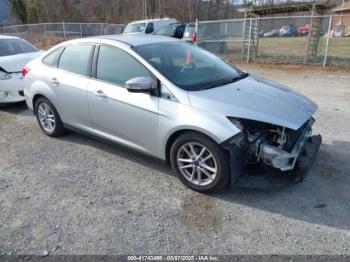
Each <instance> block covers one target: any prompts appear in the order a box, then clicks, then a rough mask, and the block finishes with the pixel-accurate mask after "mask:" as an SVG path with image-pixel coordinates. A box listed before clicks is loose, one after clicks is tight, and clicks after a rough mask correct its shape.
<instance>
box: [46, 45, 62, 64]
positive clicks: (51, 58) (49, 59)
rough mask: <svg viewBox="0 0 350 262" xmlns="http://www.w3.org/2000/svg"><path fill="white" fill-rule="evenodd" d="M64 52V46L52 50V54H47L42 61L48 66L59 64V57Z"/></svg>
mask: <svg viewBox="0 0 350 262" xmlns="http://www.w3.org/2000/svg"><path fill="white" fill-rule="evenodd" d="M61 52H62V47H60V48H57V49H56V50H54V51H52V52H51V53H50V54H48V55H47V56H45V57H44V58H43V60H42V62H43V63H44V64H45V65H48V66H54V67H56V66H57V61H58V57H59V55H60V54H61Z"/></svg>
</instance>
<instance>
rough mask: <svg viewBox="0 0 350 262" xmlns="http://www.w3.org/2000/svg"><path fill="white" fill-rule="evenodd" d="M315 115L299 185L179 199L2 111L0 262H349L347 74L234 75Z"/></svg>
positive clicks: (260, 68)
mask: <svg viewBox="0 0 350 262" xmlns="http://www.w3.org/2000/svg"><path fill="white" fill-rule="evenodd" d="M240 67H241V68H243V69H245V70H247V71H249V72H252V73H256V74H258V75H262V76H266V77H269V78H272V79H275V80H277V81H280V82H282V83H285V84H287V85H289V86H291V87H293V88H295V89H297V90H299V91H300V92H302V93H304V94H306V95H307V96H309V97H311V98H312V99H313V100H314V101H316V102H317V103H318V105H319V107H320V108H319V110H318V112H317V114H316V117H317V122H316V124H315V133H321V134H322V135H323V139H324V140H323V141H324V143H323V145H322V146H321V149H320V152H319V156H318V158H317V161H316V163H315V165H314V167H313V169H312V170H311V172H310V174H309V176H308V177H307V179H306V180H305V181H304V182H303V183H301V184H297V185H294V186H291V187H287V188H282V189H275V190H253V189H239V188H229V189H227V190H225V191H223V192H220V193H218V194H215V195H211V196H206V195H201V194H198V193H196V192H193V191H191V190H189V189H188V188H185V187H184V186H183V185H182V184H181V183H180V182H179V181H178V180H177V179H176V178H175V177H174V176H173V174H172V172H171V170H170V168H169V167H168V166H166V165H165V164H164V163H162V162H159V161H157V160H154V159H151V158H148V157H145V156H143V155H140V154H138V153H135V152H131V151H129V150H127V149H125V148H123V147H120V146H117V145H110V144H108V143H106V142H100V141H97V140H93V139H90V138H87V137H85V136H82V135H79V134H76V133H73V132H70V133H68V134H67V135H66V136H64V137H62V138H59V139H53V138H49V137H47V136H45V135H44V134H43V133H41V132H40V130H39V127H38V125H37V123H36V120H35V118H34V117H33V115H32V113H31V112H30V111H29V110H28V109H27V108H26V107H25V105H24V104H17V105H13V106H7V107H4V108H0V210H1V213H0V232H1V233H0V254H37V255H40V254H44V255H46V254H191V253H195V254H204V253H205V254H350V245H349V242H350V219H349V218H350V194H349V188H350V167H349V160H350V70H346V69H341V70H340V69H327V70H326V69H323V68H320V67H300V66H266V65H249V66H248V65H245V64H242V65H240Z"/></svg>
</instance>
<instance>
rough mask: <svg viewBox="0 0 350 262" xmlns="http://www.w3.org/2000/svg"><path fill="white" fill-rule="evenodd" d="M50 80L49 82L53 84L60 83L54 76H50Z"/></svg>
mask: <svg viewBox="0 0 350 262" xmlns="http://www.w3.org/2000/svg"><path fill="white" fill-rule="evenodd" d="M50 82H51V83H52V84H54V85H59V84H60V82H58V80H57V78H56V77H53V78H51V80H50Z"/></svg>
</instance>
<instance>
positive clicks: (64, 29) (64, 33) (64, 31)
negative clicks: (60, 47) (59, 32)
mask: <svg viewBox="0 0 350 262" xmlns="http://www.w3.org/2000/svg"><path fill="white" fill-rule="evenodd" d="M62 26H63V38H64V40H66V27H65V25H64V21H63V22H62Z"/></svg>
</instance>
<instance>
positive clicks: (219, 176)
mask: <svg viewBox="0 0 350 262" xmlns="http://www.w3.org/2000/svg"><path fill="white" fill-rule="evenodd" d="M170 161H171V165H172V168H173V169H174V171H175V172H176V174H177V176H178V177H179V179H180V180H181V181H182V182H183V183H184V184H185V185H187V186H188V187H190V188H192V189H193V190H196V191H198V192H203V193H211V192H216V191H219V190H220V189H222V188H223V187H224V186H225V185H226V184H227V182H228V180H229V162H228V158H227V156H226V154H225V152H224V150H223V149H222V148H221V147H220V146H219V145H218V144H217V143H215V142H214V141H212V140H211V139H210V138H208V137H206V136H204V135H201V134H198V133H195V132H188V133H185V134H183V135H181V136H180V137H179V138H177V139H176V140H175V142H174V144H173V145H172V147H171V150H170Z"/></svg>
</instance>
